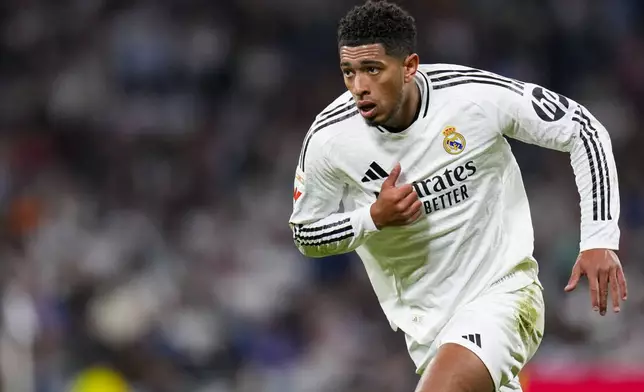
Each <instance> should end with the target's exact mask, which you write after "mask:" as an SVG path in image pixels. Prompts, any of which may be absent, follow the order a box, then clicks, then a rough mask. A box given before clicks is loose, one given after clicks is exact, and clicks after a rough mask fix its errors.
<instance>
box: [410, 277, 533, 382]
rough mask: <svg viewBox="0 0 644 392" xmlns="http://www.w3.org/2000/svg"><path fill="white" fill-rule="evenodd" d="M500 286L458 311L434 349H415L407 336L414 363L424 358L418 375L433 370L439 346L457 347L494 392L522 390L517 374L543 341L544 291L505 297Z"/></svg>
mask: <svg viewBox="0 0 644 392" xmlns="http://www.w3.org/2000/svg"><path fill="white" fill-rule="evenodd" d="M500 286H502V285H499V286H497V287H493V288H492V289H490V291H489V292H487V293H485V294H483V295H481V296H480V297H478V298H477V299H475V300H474V301H472V302H470V303H468V304H467V305H465V306H463V307H462V308H460V309H458V310H457V311H456V313H455V314H454V316H453V317H452V318H451V319H450V320H449V321H448V322H447V324H446V325H445V327H443V329H442V330H441V331H440V332H439V334H438V336H437V337H436V339H435V340H434V342H433V343H432V344H431V346H427V345H421V344H417V343H415V342H413V341H412V340H411V339H410V337H409V336H407V339H408V340H407V343H408V347H409V351H410V354H412V357H414V358H424V360H423V361H422V363H421V364H420V366H419V370H418V372H419V373H422V372H423V370H424V369H426V368H427V367H428V366H430V365H431V361H432V359H433V358H434V357H435V355H436V353H437V352H438V349H439V348H440V346H442V345H443V344H445V343H456V344H459V345H461V346H463V347H465V348H467V349H469V350H471V351H472V352H473V353H474V354H476V355H477V356H478V357H479V358H480V359H481V361H482V362H483V363H484V364H485V366H486V367H487V369H488V371H489V372H490V375H491V376H492V380H493V381H494V386H495V391H498V392H509V391H521V390H522V389H521V384H520V383H519V377H518V374H519V371H520V370H521V369H522V368H523V366H525V364H526V363H527V362H528V361H529V360H530V359H531V358H532V356H533V355H534V354H535V352H536V351H537V348H538V347H539V345H540V344H541V339H542V337H543V329H544V321H545V319H544V310H545V309H544V301H543V293H542V287H541V285H540V284H539V283H538V282H534V283H532V284H530V285H528V286H526V287H523V288H521V289H519V290H515V291H511V292H503V291H502V290H499V289H501V287H500ZM417 365H418V364H417Z"/></svg>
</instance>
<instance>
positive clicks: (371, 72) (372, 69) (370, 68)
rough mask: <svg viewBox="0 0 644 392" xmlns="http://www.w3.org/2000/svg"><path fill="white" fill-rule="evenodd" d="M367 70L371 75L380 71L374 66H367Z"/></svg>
mask: <svg viewBox="0 0 644 392" xmlns="http://www.w3.org/2000/svg"><path fill="white" fill-rule="evenodd" d="M367 72H368V73H370V74H372V75H376V74H377V73H378V72H380V70H379V69H378V68H376V67H368V68H367Z"/></svg>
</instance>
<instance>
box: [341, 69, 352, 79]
mask: <svg viewBox="0 0 644 392" xmlns="http://www.w3.org/2000/svg"><path fill="white" fill-rule="evenodd" d="M342 73H343V74H344V77H345V78H350V77H351V76H353V71H352V70H350V69H345V70H343V71H342Z"/></svg>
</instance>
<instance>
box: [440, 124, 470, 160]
mask: <svg viewBox="0 0 644 392" xmlns="http://www.w3.org/2000/svg"><path fill="white" fill-rule="evenodd" d="M443 136H445V139H443V148H444V149H445V151H447V152H448V153H449V154H452V155H456V154H460V153H461V152H463V150H465V137H464V136H463V135H461V134H460V133H458V132H456V128H455V127H452V126H449V127H446V128H445V129H444V130H443Z"/></svg>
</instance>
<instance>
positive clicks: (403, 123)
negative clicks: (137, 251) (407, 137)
mask: <svg viewBox="0 0 644 392" xmlns="http://www.w3.org/2000/svg"><path fill="white" fill-rule="evenodd" d="M410 87H411V88H409V89H408V93H407V94H406V95H407V97H406V99H405V100H404V101H403V105H402V108H401V110H400V116H399V119H398V121H396V123H395V124H394V125H392V126H389V125H387V126H385V127H384V128H385V129H387V130H388V131H389V132H392V133H398V132H402V131H404V130H405V129H407V128H409V127H410V126H411V124H413V123H414V122H415V121H416V120H417V119H418V115H419V114H420V106H421V102H420V87H419V86H418V84H417V83H416V82H414V85H413V86H410Z"/></svg>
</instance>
